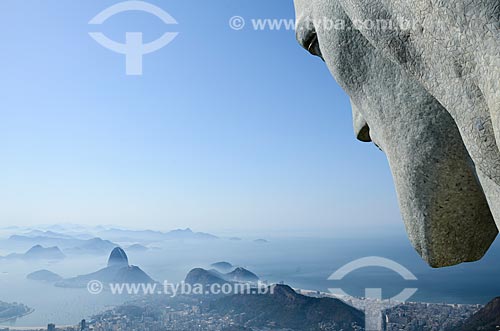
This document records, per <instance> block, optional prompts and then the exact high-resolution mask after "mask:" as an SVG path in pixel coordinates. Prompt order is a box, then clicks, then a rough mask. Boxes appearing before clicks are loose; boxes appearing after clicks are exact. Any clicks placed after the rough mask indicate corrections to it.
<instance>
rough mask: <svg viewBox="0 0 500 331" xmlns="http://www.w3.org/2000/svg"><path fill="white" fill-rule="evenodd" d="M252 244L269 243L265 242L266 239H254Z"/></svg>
mask: <svg viewBox="0 0 500 331" xmlns="http://www.w3.org/2000/svg"><path fill="white" fill-rule="evenodd" d="M253 242H254V243H257V244H268V243H269V241H267V240H266V239H256V240H254V241H253Z"/></svg>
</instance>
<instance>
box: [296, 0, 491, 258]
mask: <svg viewBox="0 0 500 331" xmlns="http://www.w3.org/2000/svg"><path fill="white" fill-rule="evenodd" d="M479 3H480V4H478V2H477V1H476V2H474V4H473V2H472V1H468V2H467V4H468V5H466V3H465V2H464V1H458V4H457V1H455V2H453V4H451V1H450V2H445V1H433V0H431V1H411V2H410V1H385V0H372V1H366V0H313V1H311V0H295V5H296V11H297V39H298V41H299V43H300V44H301V45H302V46H303V47H304V48H305V49H307V50H308V51H309V52H311V53H312V54H313V55H317V56H319V57H321V58H322V59H323V60H324V61H325V62H326V64H327V66H328V68H329V69H330V71H331V73H332V74H333V76H334V77H335V79H336V80H337V82H338V83H339V84H340V85H341V86H342V88H344V90H345V91H346V92H347V93H348V95H349V96H350V98H351V104H352V111H353V122H354V129H355V135H356V137H357V138H358V139H359V140H361V141H365V142H366V141H372V142H373V143H374V144H375V145H377V146H378V147H379V148H380V149H381V150H382V151H383V152H384V153H385V154H386V155H387V158H388V161H389V164H390V167H391V171H392V174H393V177H394V182H395V186H396V191H397V194H398V198H399V204H400V208H401V212H402V216H403V220H404V222H405V225H406V228H407V232H408V235H409V238H410V240H411V242H412V244H413V245H414V247H415V249H416V250H417V251H418V252H419V254H420V255H421V256H422V257H423V258H424V260H426V261H427V262H428V263H429V264H430V265H431V266H433V267H444V266H450V265H455V264H459V263H462V262H470V261H475V260H478V259H480V258H482V256H483V255H484V254H485V253H486V251H487V250H488V248H489V247H490V245H491V244H492V242H493V241H494V239H495V238H496V236H497V234H498V229H497V225H496V224H495V219H496V220H497V222H498V224H500V186H499V184H500V152H499V150H498V147H497V144H496V139H495V132H496V133H497V137H499V138H500V132H498V130H499V129H500V123H499V122H498V119H497V115H498V114H497V113H496V112H498V105H499V103H498V102H499V94H500V92H499V89H498V87H499V86H498V84H499V80H500V74H499V70H498V68H499V67H498V64H499V62H498V59H499V55H500V50H499V49H498V48H497V47H498V41H499V39H495V37H496V38H498V36H499V34H498V12H499V9H498V8H499V5H498V1H497V6H496V7H494V6H492V5H491V4H488V2H484V1H479ZM468 6H470V7H472V8H471V9H470V10H471V11H472V12H473V13H474V14H473V15H472V16H470V17H469V16H468V15H467V13H469V12H470V11H469V9H468ZM463 11H465V16H464V17H462V16H460V15H461V14H462V12H463ZM459 13H460V15H459ZM491 15H493V16H491ZM495 15H496V16H495ZM492 17H493V18H492ZM401 18H405V19H407V20H408V21H411V24H410V25H411V28H407V29H401V28H400V27H399V25H398V24H400V22H401ZM410 18H411V20H410ZM367 20H372V22H375V20H379V22H382V20H384V21H383V22H385V23H387V22H389V23H390V24H392V27H391V28H387V26H385V28H382V27H378V26H377V25H376V24H375V25H370V28H368V26H366V25H363V24H365V23H366V22H367ZM332 22H333V24H336V25H335V27H333V26H332ZM335 22H336V23H335ZM359 22H364V23H361V24H360V23H359ZM407 25H408V24H407ZM485 36H492V37H491V38H489V37H485ZM464 40H465V41H464ZM495 107H496V108H495ZM490 208H491V210H490ZM492 212H493V215H492ZM494 216H495V217H494Z"/></svg>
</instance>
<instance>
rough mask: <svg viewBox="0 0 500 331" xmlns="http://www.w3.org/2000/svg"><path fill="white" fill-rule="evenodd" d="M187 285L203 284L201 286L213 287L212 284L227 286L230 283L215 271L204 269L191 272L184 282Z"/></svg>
mask: <svg viewBox="0 0 500 331" xmlns="http://www.w3.org/2000/svg"><path fill="white" fill-rule="evenodd" d="M184 281H185V282H186V284H191V285H194V284H201V285H204V286H205V285H212V284H225V283H228V281H227V280H225V279H224V278H222V277H221V276H220V274H218V273H217V272H214V271H210V270H205V269H202V268H195V269H193V270H191V271H190V272H189V273H188V274H187V276H186V279H185V280H184Z"/></svg>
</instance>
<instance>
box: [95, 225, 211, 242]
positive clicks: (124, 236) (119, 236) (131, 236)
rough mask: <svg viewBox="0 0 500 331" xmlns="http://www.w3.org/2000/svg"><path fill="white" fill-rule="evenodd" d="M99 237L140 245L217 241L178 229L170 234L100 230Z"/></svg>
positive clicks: (188, 230)
mask: <svg viewBox="0 0 500 331" xmlns="http://www.w3.org/2000/svg"><path fill="white" fill-rule="evenodd" d="M97 234H98V235H99V236H100V237H103V238H107V239H109V240H113V241H118V242H140V243H152V242H159V241H163V240H176V239H183V240H207V239H218V237H216V236H214V235H212V234H208V233H203V232H194V231H193V230H191V229H189V228H187V229H178V230H173V231H170V232H161V231H152V230H142V231H138V230H125V229H115V228H112V229H107V230H102V231H99V232H98V233H97Z"/></svg>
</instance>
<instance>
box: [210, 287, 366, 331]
mask: <svg viewBox="0 0 500 331" xmlns="http://www.w3.org/2000/svg"><path fill="white" fill-rule="evenodd" d="M210 310H212V311H214V312H217V313H219V314H223V315H233V316H235V315H237V316H238V318H239V319H241V320H242V323H241V324H242V325H243V324H244V325H245V326H246V327H249V328H250V327H264V326H272V328H273V329H290V330H296V331H319V330H321V328H320V323H323V325H325V324H329V328H324V329H323V330H340V329H343V330H354V329H355V328H354V325H357V326H364V314H363V312H361V311H359V310H357V309H355V308H353V307H351V306H349V305H347V304H345V303H344V302H342V301H340V300H338V299H332V298H312V297H306V296H303V295H300V294H298V293H296V292H295V291H294V290H293V289H292V288H290V287H289V286H286V285H275V286H274V293H272V294H271V293H268V294H241V295H232V296H227V297H223V298H220V299H218V300H216V301H214V302H213V303H211V306H210Z"/></svg>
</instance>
